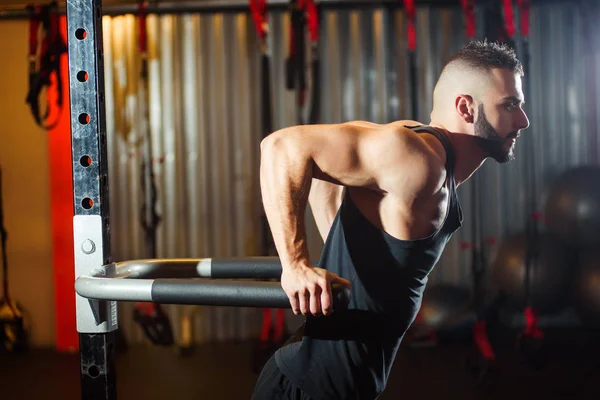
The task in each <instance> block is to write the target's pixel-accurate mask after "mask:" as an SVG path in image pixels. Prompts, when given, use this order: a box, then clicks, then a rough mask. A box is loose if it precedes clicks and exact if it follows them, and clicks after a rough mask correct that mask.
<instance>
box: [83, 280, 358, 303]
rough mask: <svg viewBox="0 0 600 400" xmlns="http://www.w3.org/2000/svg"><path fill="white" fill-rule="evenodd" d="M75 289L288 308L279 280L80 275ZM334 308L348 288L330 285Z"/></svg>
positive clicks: (121, 297)
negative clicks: (135, 277)
mask: <svg viewBox="0 0 600 400" xmlns="http://www.w3.org/2000/svg"><path fill="white" fill-rule="evenodd" d="M75 291H76V292H77V294H79V295H80V296H82V297H85V298H88V299H94V300H112V301H136V302H137V301H144V302H157V303H162V304H195V305H208V306H228V307H268V308H290V302H289V299H288V297H287V295H286V294H285V292H284V291H283V289H282V288H281V284H280V283H279V282H252V281H218V280H217V281H214V280H204V279H122V278H116V279H115V278H100V277H90V276H82V277H79V278H77V280H76V281H75ZM332 291H333V297H334V298H333V308H334V310H341V309H345V308H347V306H348V302H349V301H350V290H349V289H347V288H345V287H343V286H341V285H332Z"/></svg>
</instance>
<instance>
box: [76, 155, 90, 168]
mask: <svg viewBox="0 0 600 400" xmlns="http://www.w3.org/2000/svg"><path fill="white" fill-rule="evenodd" d="M79 163H80V164H81V165H82V166H83V167H89V166H90V165H92V157H90V156H83V157H81V158H80V159H79Z"/></svg>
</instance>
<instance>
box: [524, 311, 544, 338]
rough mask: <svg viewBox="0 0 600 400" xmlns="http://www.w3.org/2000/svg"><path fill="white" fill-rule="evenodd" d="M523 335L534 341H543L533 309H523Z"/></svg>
mask: <svg viewBox="0 0 600 400" xmlns="http://www.w3.org/2000/svg"><path fill="white" fill-rule="evenodd" d="M523 335H526V336H531V337H533V338H535V339H543V338H544V332H543V331H542V330H541V329H540V327H539V325H538V321H537V316H536V313H535V311H534V310H533V308H531V307H527V308H525V329H524V330H523Z"/></svg>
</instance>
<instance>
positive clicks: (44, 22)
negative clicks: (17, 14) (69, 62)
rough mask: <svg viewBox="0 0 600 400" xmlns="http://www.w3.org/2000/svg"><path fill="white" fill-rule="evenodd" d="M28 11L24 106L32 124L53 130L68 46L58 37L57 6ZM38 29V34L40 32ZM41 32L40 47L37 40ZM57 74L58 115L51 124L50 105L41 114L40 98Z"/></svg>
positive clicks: (55, 123) (61, 89)
mask: <svg viewBox="0 0 600 400" xmlns="http://www.w3.org/2000/svg"><path fill="white" fill-rule="evenodd" d="M27 10H28V11H29V16H30V18H29V54H28V59H29V88H28V90H27V96H26V98H25V102H26V103H27V104H28V105H29V108H30V110H31V114H32V115H33V118H34V120H35V123H36V124H37V125H38V126H40V127H42V128H44V129H46V130H50V129H52V128H54V127H55V126H56V125H57V124H58V121H59V120H60V115H61V113H62V109H63V85H62V74H61V68H60V65H61V58H62V57H61V55H62V54H63V53H66V52H67V45H66V43H65V41H64V39H63V38H62V36H61V34H60V23H59V21H60V19H59V15H58V5H57V3H56V2H52V3H50V4H48V5H41V6H38V7H34V6H33V5H29V6H27ZM40 27H41V30H40ZM40 32H41V45H40V46H38V36H39V35H40ZM53 73H54V74H56V84H57V91H58V99H57V104H56V105H57V107H58V113H57V114H56V118H55V120H54V121H47V118H48V116H49V115H50V105H49V104H48V105H47V108H46V111H45V113H43V114H41V113H40V96H41V94H42V91H43V89H44V88H45V87H49V86H50V76H51V75H52V74H53Z"/></svg>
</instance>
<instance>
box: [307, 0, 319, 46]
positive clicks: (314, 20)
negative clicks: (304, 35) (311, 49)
mask: <svg viewBox="0 0 600 400" xmlns="http://www.w3.org/2000/svg"><path fill="white" fill-rule="evenodd" d="M304 9H305V11H306V22H307V24H308V32H309V33H310V40H312V41H313V42H316V41H317V40H319V15H318V13H317V5H316V4H315V2H314V1H312V0H306V1H305V3H304Z"/></svg>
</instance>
